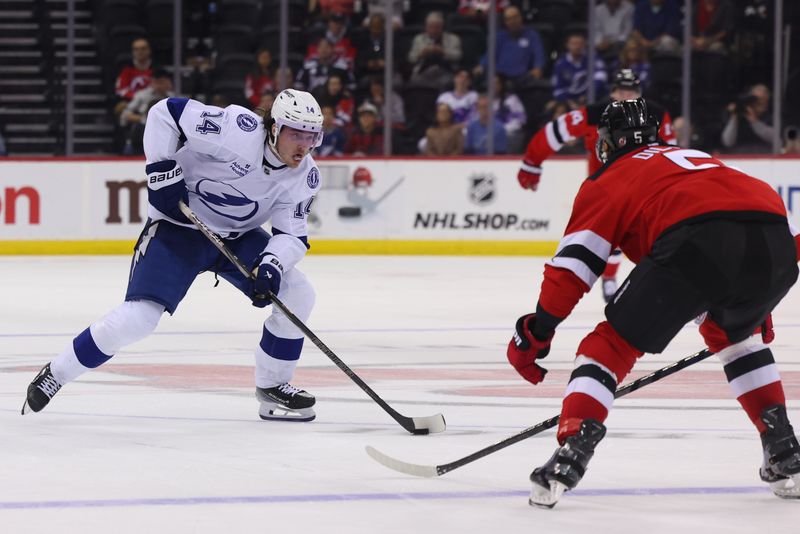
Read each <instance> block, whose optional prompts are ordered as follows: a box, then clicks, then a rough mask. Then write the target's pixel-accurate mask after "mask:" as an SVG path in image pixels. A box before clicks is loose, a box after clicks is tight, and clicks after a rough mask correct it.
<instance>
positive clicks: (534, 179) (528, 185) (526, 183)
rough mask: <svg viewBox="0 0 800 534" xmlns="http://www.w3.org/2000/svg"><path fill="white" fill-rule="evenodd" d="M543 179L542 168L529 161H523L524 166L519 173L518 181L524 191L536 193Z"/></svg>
mask: <svg viewBox="0 0 800 534" xmlns="http://www.w3.org/2000/svg"><path fill="white" fill-rule="evenodd" d="M541 177H542V168H541V167H538V166H536V165H534V164H533V163H531V162H529V161H528V160H523V161H522V166H521V167H520V169H519V172H518V173H517V180H519V185H521V186H522V188H523V189H530V190H531V191H536V188H537V187H539V179H540V178H541Z"/></svg>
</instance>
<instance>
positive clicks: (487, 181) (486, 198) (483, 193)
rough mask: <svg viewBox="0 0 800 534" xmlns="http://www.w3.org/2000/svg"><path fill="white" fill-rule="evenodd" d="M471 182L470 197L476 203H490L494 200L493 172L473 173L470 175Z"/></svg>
mask: <svg viewBox="0 0 800 534" xmlns="http://www.w3.org/2000/svg"><path fill="white" fill-rule="evenodd" d="M469 184H470V187H469V199H470V200H471V201H472V202H474V203H475V204H478V205H483V204H488V203H490V202H491V201H493V200H494V195H495V185H494V175H493V174H473V175H472V176H470V177H469Z"/></svg>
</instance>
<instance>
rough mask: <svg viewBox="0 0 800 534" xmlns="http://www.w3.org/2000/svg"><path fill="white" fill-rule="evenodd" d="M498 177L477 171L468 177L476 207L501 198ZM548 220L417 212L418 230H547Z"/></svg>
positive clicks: (469, 212)
mask: <svg viewBox="0 0 800 534" xmlns="http://www.w3.org/2000/svg"><path fill="white" fill-rule="evenodd" d="M496 182H497V178H496V176H495V175H494V174H493V173H490V172H486V173H475V174H471V175H469V177H468V178H467V184H468V186H467V198H468V199H469V201H470V203H471V204H473V205H476V206H481V207H482V206H487V205H491V204H493V203H494V201H495V200H496V199H497V197H498V191H497V185H496ZM549 227H550V221H549V220H548V219H537V218H531V217H526V216H522V215H520V214H518V213H513V212H510V213H509V212H500V210H496V211H495V212H481V211H472V210H467V211H464V212H458V211H427V212H426V211H418V212H416V213H415V214H414V229H419V230H497V231H521V232H530V231H546V230H548V229H549Z"/></svg>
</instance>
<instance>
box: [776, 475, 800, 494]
mask: <svg viewBox="0 0 800 534" xmlns="http://www.w3.org/2000/svg"><path fill="white" fill-rule="evenodd" d="M769 487H770V489H771V490H772V493H774V494H775V495H776V496H777V497H780V498H781V499H800V473H797V474H795V475H792V476H791V477H789V478H786V479H783V480H778V481H777V482H771V483H770V485H769Z"/></svg>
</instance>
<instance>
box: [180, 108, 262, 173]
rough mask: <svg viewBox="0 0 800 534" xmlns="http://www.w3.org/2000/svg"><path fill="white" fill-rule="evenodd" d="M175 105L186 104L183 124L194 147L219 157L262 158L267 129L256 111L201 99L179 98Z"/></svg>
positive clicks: (190, 146)
mask: <svg viewBox="0 0 800 534" xmlns="http://www.w3.org/2000/svg"><path fill="white" fill-rule="evenodd" d="M170 100H172V99H170ZM173 106H183V110H182V113H181V118H180V124H181V127H182V129H183V132H184V133H185V135H186V137H187V139H188V140H189V148H190V150H195V151H196V152H202V153H206V154H209V155H211V156H214V157H215V158H218V159H230V158H231V157H241V158H244V159H246V160H247V161H253V162H260V161H261V154H262V153H263V150H264V141H265V138H266V131H265V129H264V127H263V121H262V119H261V117H260V116H258V115H257V114H256V113H254V112H252V111H250V110H249V109H247V108H244V107H242V106H239V105H235V104H232V105H229V106H227V107H225V108H221V107H218V106H212V105H207V104H203V103H202V102H199V101H197V100H188V101H185V102H175V103H173ZM168 107H169V103H168Z"/></svg>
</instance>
